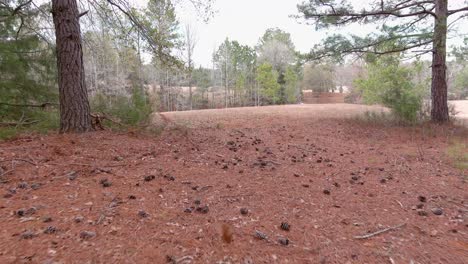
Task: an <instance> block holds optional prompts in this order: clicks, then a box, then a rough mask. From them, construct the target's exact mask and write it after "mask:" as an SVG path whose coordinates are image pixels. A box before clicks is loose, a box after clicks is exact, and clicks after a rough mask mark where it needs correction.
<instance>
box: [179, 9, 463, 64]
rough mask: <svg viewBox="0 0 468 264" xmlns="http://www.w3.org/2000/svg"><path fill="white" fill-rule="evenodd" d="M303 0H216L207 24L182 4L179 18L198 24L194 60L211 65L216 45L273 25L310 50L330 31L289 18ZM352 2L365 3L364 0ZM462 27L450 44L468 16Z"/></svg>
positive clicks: (356, 29)
mask: <svg viewBox="0 0 468 264" xmlns="http://www.w3.org/2000/svg"><path fill="white" fill-rule="evenodd" d="M364 1H368V0H364ZM463 1H464V0H450V1H449V4H450V6H452V7H456V6H459V5H462V4H463ZM187 2H188V1H187ZM301 2H303V0H216V3H215V6H214V9H215V10H217V13H216V14H215V16H214V17H213V18H212V19H211V20H210V21H209V22H208V23H207V24H205V23H204V22H203V21H197V16H196V13H195V12H194V10H190V9H182V8H180V7H179V8H178V17H179V20H180V21H181V25H182V26H183V25H184V24H186V23H191V24H193V25H195V28H196V31H197V39H198V42H197V46H196V48H195V52H194V60H195V63H196V64H197V65H200V64H201V65H203V66H205V67H210V66H211V54H212V52H213V50H214V48H215V47H217V46H218V45H219V44H221V42H223V41H224V39H225V38H226V37H229V39H231V40H237V41H239V42H240V43H241V44H244V45H245V44H246V45H249V46H255V45H256V44H257V42H258V39H259V38H260V37H261V36H262V35H263V33H264V32H265V31H266V30H267V29H268V28H274V27H278V28H280V29H282V30H285V31H286V32H289V33H290V34H291V37H292V40H293V42H294V44H295V45H296V49H297V50H299V51H301V52H307V51H310V49H311V48H312V47H313V46H314V44H317V43H319V42H320V41H321V40H322V39H323V38H324V37H325V36H326V34H327V33H326V32H325V31H323V30H322V31H319V32H317V31H315V28H314V26H311V25H304V24H300V23H299V22H298V21H296V19H294V18H290V17H289V16H290V15H295V14H297V13H298V12H297V7H296V6H297V4H298V3H301ZM351 2H354V3H359V4H362V3H363V1H362V0H354V1H353V0H351ZM185 4H186V3H185ZM373 28H375V26H366V27H363V26H360V25H352V26H348V27H346V28H345V29H344V30H346V31H348V32H352V33H354V34H356V33H360V32H362V33H367V32H369V30H372V29H373ZM459 29H460V31H458V33H457V34H456V36H457V37H458V39H452V40H449V43H448V45H449V46H450V45H452V44H454V43H460V39H461V38H460V37H462V36H464V35H465V36H466V35H467V34H468V20H467V19H465V20H463V21H462V22H461V23H459Z"/></svg>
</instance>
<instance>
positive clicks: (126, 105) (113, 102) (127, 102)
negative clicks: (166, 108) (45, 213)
mask: <svg viewBox="0 0 468 264" xmlns="http://www.w3.org/2000/svg"><path fill="white" fill-rule="evenodd" d="M91 105H92V109H93V112H99V113H103V114H106V115H109V116H110V117H112V118H117V119H118V121H119V122H121V123H123V124H126V125H131V126H134V125H141V124H145V123H147V122H148V121H149V117H150V115H151V113H152V108H151V104H150V102H149V100H148V97H147V96H146V95H145V93H144V92H143V91H142V90H141V89H140V88H135V89H134V90H133V92H132V96H131V97H130V98H128V97H126V96H105V95H103V94H97V95H95V96H94V97H93V98H92V99H91Z"/></svg>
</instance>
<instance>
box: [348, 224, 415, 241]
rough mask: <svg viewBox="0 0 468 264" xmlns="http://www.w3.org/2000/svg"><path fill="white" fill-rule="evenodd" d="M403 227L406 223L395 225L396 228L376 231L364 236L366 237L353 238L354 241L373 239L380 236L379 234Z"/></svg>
mask: <svg viewBox="0 0 468 264" xmlns="http://www.w3.org/2000/svg"><path fill="white" fill-rule="evenodd" d="M405 225H406V223H403V224H401V225H397V226H393V227H389V228H385V229H382V230H378V231H376V232H373V233H370V234H366V235H362V236H355V237H354V238H355V239H367V238H370V237H373V236H377V235H380V234H382V233H385V232H389V231H393V230H396V229H399V228H402V227H404V226H405Z"/></svg>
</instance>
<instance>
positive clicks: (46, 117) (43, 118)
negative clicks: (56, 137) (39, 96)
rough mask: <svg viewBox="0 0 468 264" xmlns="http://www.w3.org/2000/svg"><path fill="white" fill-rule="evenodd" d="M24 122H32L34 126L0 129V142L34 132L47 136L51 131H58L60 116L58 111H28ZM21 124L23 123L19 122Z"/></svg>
mask: <svg viewBox="0 0 468 264" xmlns="http://www.w3.org/2000/svg"><path fill="white" fill-rule="evenodd" d="M23 120H24V121H23V122H25V123H28V122H32V123H33V124H31V125H18V126H8V127H0V140H7V139H11V138H14V137H16V136H17V135H19V134H23V133H31V132H33V133H41V134H45V133H48V132H50V131H55V130H58V128H59V124H60V116H59V113H58V110H57V109H35V110H28V112H27V117H26V115H24V116H23ZM6 122H10V121H6ZM11 122H17V123H18V120H11ZM19 123H21V121H19Z"/></svg>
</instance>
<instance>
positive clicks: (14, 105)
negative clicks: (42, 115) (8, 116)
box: [0, 102, 59, 108]
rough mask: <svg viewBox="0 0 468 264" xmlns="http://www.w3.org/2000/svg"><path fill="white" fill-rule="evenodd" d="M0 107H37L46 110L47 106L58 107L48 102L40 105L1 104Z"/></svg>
mask: <svg viewBox="0 0 468 264" xmlns="http://www.w3.org/2000/svg"><path fill="white" fill-rule="evenodd" d="M0 105H6V106H13V107H38V108H46V107H47V106H49V105H50V106H52V105H53V106H58V105H59V104H57V103H50V102H45V103H42V104H10V103H1V102H0Z"/></svg>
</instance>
